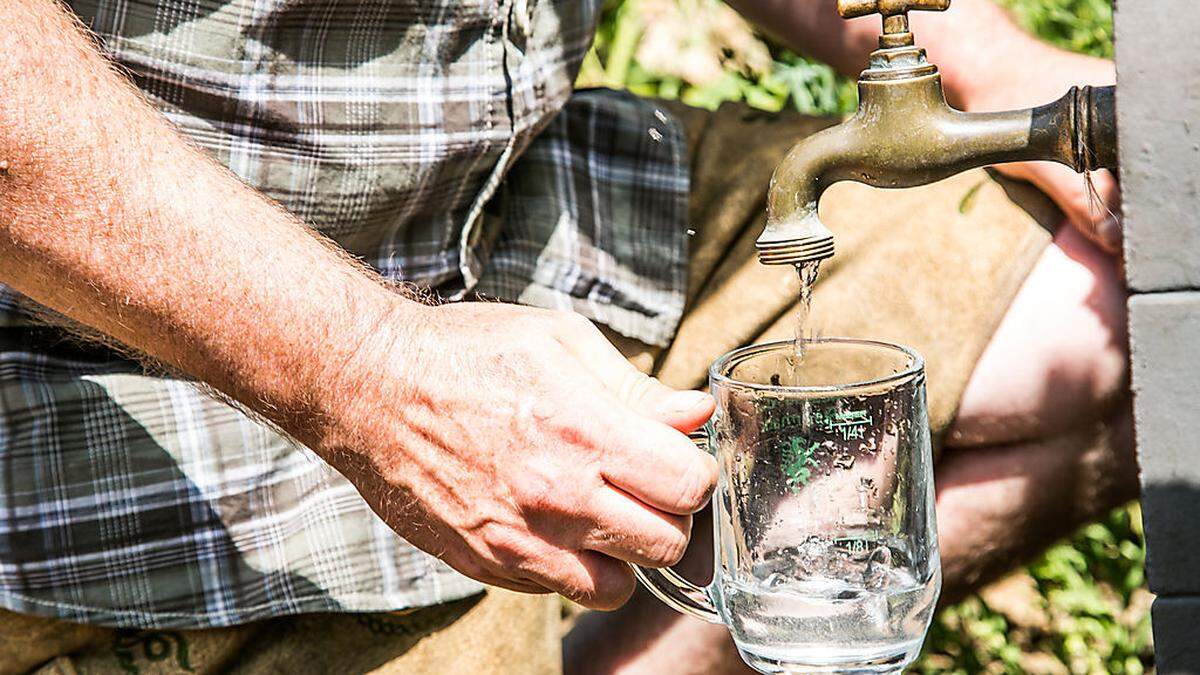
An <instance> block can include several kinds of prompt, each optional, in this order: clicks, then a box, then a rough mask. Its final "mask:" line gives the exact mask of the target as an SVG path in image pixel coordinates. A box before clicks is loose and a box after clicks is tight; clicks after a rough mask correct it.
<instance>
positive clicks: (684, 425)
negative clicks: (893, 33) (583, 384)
mask: <svg viewBox="0 0 1200 675" xmlns="http://www.w3.org/2000/svg"><path fill="white" fill-rule="evenodd" d="M563 342H564V343H565V346H566V347H567V349H568V350H569V351H570V352H571V353H572V354H574V355H575V356H576V358H578V359H579V360H580V362H582V363H583V365H584V367H585V368H587V369H588V370H589V371H590V372H591V373H592V374H593V375H595V376H596V377H597V378H598V379H599V380H600V382H601V384H603V385H604V387H605V388H606V389H608V390H609V391H610V392H611V393H612V394H613V395H614V396H615V397H616V398H617V400H619V401H621V402H622V403H624V404H625V405H626V406H628V407H629V408H630V409H631V410H633V411H634V412H637V413H638V414H640V415H643V416H645V417H648V418H650V419H653V420H656V421H659V422H662V423H663V424H666V425H668V426H671V427H673V428H675V429H678V430H679V431H682V432H684V433H687V432H690V431H694V430H695V429H697V428H699V427H700V425H702V424H704V423H705V422H707V421H708V418H710V417H712V414H713V410H714V408H715V407H716V403H715V402H714V401H713V398H712V396H709V395H708V394H706V393H704V392H701V391H691V390H683V391H680V390H676V389H672V388H670V387H668V386H666V385H664V384H663V383H662V382H659V381H658V380H657V379H655V378H653V377H650V376H648V375H646V374H645V373H643V372H641V371H640V370H638V369H637V368H635V367H634V365H633V364H632V363H630V362H629V360H628V359H626V358H625V357H624V356H623V355H622V354H621V352H620V351H619V350H618V349H617V348H616V347H614V346H613V345H612V343H611V342H609V341H608V340H607V339H605V337H604V335H603V334H602V333H601V332H600V331H599V330H597V329H596V327H595V326H592V325H591V324H590V323H587V322H586V320H585V321H584V322H581V323H577V324H576V327H575V329H574V330H572V331H571V333H570V335H569V336H568V339H566V340H564V341H563Z"/></svg>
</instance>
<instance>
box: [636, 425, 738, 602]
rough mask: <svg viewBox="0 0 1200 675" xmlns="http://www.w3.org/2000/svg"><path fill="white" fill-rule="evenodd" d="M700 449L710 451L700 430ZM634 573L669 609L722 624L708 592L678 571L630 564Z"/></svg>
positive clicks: (694, 438)
mask: <svg viewBox="0 0 1200 675" xmlns="http://www.w3.org/2000/svg"><path fill="white" fill-rule="evenodd" d="M689 437H690V438H691V439H692V441H693V442H695V444H696V446H697V447H698V448H700V449H701V450H704V451H705V452H708V433H707V432H704V431H697V432H694V433H692V434H690V435H689ZM630 567H632V568H633V573H634V575H635V576H636V577H637V579H638V581H639V582H641V584H642V586H645V587H646V590H648V591H650V593H651V594H652V595H654V597H656V598H658V599H659V600H661V601H662V602H663V604H665V605H666V606H667V607H670V608H671V609H673V610H675V611H677V612H679V613H681V614H686V615H688V616H694V617H696V618H697V619H702V620H704V621H707V622H709V623H722V621H721V617H720V615H718V614H717V608H716V606H714V605H713V602H712V599H711V598H709V596H708V592H707V591H705V590H704V589H703V588H700V587H699V586H697V585H696V584H693V583H692V582H690V581H688V580H687V579H684V578H683V577H681V576H679V574H677V573H676V572H675V570H673V569H671V568H669V567H666V568H663V569H649V568H645V567H640V566H638V565H630Z"/></svg>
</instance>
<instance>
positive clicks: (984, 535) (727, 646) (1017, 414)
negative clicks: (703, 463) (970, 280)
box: [564, 228, 1137, 675]
mask: <svg viewBox="0 0 1200 675" xmlns="http://www.w3.org/2000/svg"><path fill="white" fill-rule="evenodd" d="M1114 268H1115V266H1114V264H1113V263H1112V261H1111V260H1109V259H1107V258H1105V257H1104V256H1103V255H1102V254H1100V253H1098V252H1097V251H1096V250H1095V249H1093V248H1092V247H1091V246H1090V244H1087V243H1086V242H1084V241H1083V239H1082V237H1081V236H1080V235H1078V234H1076V233H1075V232H1074V231H1073V230H1071V229H1070V228H1064V230H1063V232H1062V233H1061V234H1060V236H1059V238H1058V239H1057V240H1056V242H1055V246H1052V247H1050V248H1049V249H1047V252H1046V254H1045V255H1044V256H1043V257H1042V259H1041V260H1040V261H1039V263H1038V265H1037V268H1036V269H1035V271H1034V273H1033V274H1031V275H1030V277H1029V279H1028V280H1027V281H1026V283H1025V285H1024V286H1023V287H1022V289H1021V292H1020V293H1019V294H1018V296H1017V298H1016V299H1015V301H1014V303H1013V306H1012V308H1011V309H1010V310H1009V312H1008V314H1007V315H1006V317H1005V319H1004V322H1003V324H1002V325H1001V327H1000V328H999V330H998V331H997V332H996V335H995V336H994V337H993V339H992V341H991V343H990V345H989V347H988V349H987V351H986V352H985V354H984V355H983V358H982V359H981V360H980V363H979V366H978V367H977V368H976V371H975V373H974V374H973V376H972V378H971V382H970V384H969V385H968V387H967V391H966V393H965V395H964V397H963V402H962V407H961V409H960V411H959V415H958V417H957V420H956V422H955V425H954V428H953V429H952V431H951V435H950V439H949V446H950V447H948V448H947V450H946V455H945V457H944V458H943V459H942V461H941V463H940V465H939V466H938V471H937V483H938V530H939V534H940V537H941V545H942V559H943V570H944V573H945V594H944V599H945V600H948V601H953V600H955V599H958V598H961V597H962V596H963V595H965V594H966V593H967V592H969V591H970V590H971V589H974V588H977V587H978V585H979V584H981V583H985V582H987V581H989V580H991V579H993V578H995V577H996V576H998V575H1000V574H1002V573H1003V572H1005V571H1006V570H1008V569H1011V568H1012V567H1014V566H1016V565H1018V564H1020V563H1021V562H1023V561H1025V560H1027V559H1028V558H1030V557H1032V556H1033V555H1036V554H1037V552H1039V551H1041V550H1042V549H1044V548H1045V547H1046V546H1047V545H1049V544H1050V543H1052V542H1053V541H1055V540H1057V539H1059V538H1061V537H1063V536H1065V535H1067V534H1068V533H1070V532H1071V531H1072V530H1073V529H1074V528H1076V527H1077V526H1079V525H1080V524H1081V523H1084V522H1087V521H1089V520H1092V519H1095V518H1097V517H1100V516H1101V515H1103V514H1104V513H1106V512H1107V511H1109V510H1111V509H1112V508H1114V507H1115V506H1117V505H1119V504H1121V503H1123V502H1125V501H1128V500H1129V499H1132V498H1133V497H1135V496H1136V494H1137V469H1136V463H1135V461H1134V455H1133V440H1132V425H1131V420H1130V414H1129V407H1128V396H1127V394H1128V383H1127V382H1128V380H1127V378H1128V373H1127V363H1128V356H1127V351H1126V347H1125V345H1126V339H1125V332H1124V331H1125V328H1124V327H1125V296H1124V291H1123V290H1122V284H1121V283H1120V280H1119V279H1118V278H1117V275H1116V272H1115V269H1114ZM707 528H708V526H707V523H706V522H705V521H702V520H700V519H698V520H697V522H696V526H695V528H694V532H695V536H696V538H697V540H698V541H697V545H696V546H694V547H693V550H695V551H700V552H705V551H708V550H710V548H709V546H706V545H704V541H703V540H704V539H706V538H707V533H708V529H707ZM702 557H703V554H700V555H696V556H694V557H692V558H691V559H690V560H689V561H688V567H690V568H692V569H691V570H688V569H685V570H684V571H685V573H687V572H689V571H691V572H693V574H692V575H690V576H692V577H693V578H695V579H697V580H699V579H702V578H704V574H703V573H702V572H700V573H696V572H699V569H702V568H703V567H704V566H706V561H703V560H700V558H702ZM709 564H710V563H709ZM564 660H565V670H566V673H567V674H568V675H577V674H581V673H614V672H620V673H654V674H655V675H658V674H671V675H675V674H681V675H682V674H689V673H696V674H699V673H745V672H748V669H747V668H746V667H745V666H744V665H742V663H741V660H740V659H739V658H738V656H737V654H736V652H735V651H734V649H733V645H732V643H731V642H730V640H729V637H728V633H727V631H726V630H725V629H724V628H723V627H721V626H712V625H708V624H704V623H702V622H699V621H696V620H694V619H688V618H685V617H682V616H679V615H677V614H675V613H673V612H672V611H671V610H669V609H666V608H665V607H663V606H661V605H659V604H658V603H657V601H655V600H654V599H653V598H650V597H649V596H648V595H646V594H644V593H639V594H638V595H636V596H635V597H634V599H633V600H632V601H631V602H630V603H629V604H628V605H626V606H625V607H624V608H622V609H621V610H618V611H616V612H611V613H603V614H601V613H593V614H590V615H587V616H585V617H583V618H582V619H581V620H580V622H579V624H578V625H577V627H576V628H575V629H574V630H573V631H572V632H571V633H570V634H569V635H568V636H567V638H566V641H565V642H564Z"/></svg>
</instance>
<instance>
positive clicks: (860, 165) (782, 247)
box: [757, 0, 1117, 265]
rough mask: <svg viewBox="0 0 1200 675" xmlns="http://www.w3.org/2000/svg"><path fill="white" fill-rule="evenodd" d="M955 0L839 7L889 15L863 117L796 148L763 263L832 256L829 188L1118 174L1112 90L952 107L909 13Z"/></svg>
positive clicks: (774, 202)
mask: <svg viewBox="0 0 1200 675" xmlns="http://www.w3.org/2000/svg"><path fill="white" fill-rule="evenodd" d="M949 7H950V0H838V13H839V14H841V15H842V18H845V19H851V18H854V17H859V16H866V15H869V14H875V13H878V14H882V15H883V35H882V36H881V37H880V38H879V49H878V50H877V51H875V52H873V53H872V54H871V60H870V65H869V67H868V68H867V70H865V71H863V73H862V75H861V76H859V80H858V93H859V104H858V112H857V113H855V114H854V116H853V117H851V118H849V119H848V120H846V121H845V122H843V123H842V124H840V125H838V126H835V127H831V128H829V129H826V130H824V131H822V132H819V133H817V134H814V135H813V136H810V137H808V138H807V139H805V140H803V141H801V142H800V143H798V144H797V145H796V146H795V147H794V148H792V149H791V151H790V152H789V153H788V155H787V157H785V158H784V160H783V161H782V162H781V163H780V164H779V167H778V168H776V169H775V175H774V176H773V177H772V179H771V190H770V194H769V196H768V203H767V227H766V229H765V230H764V231H763V234H762V236H761V237H759V239H758V244H757V246H758V254H759V260H760V261H761V262H762V263H763V264H767V265H800V264H802V263H805V262H811V261H817V260H822V259H824V258H828V257H830V256H832V255H833V252H834V245H833V233H831V232H830V231H829V230H828V229H827V228H826V227H825V226H824V225H823V224H822V223H821V220H820V218H818V216H817V204H818V202H819V201H820V199H821V195H822V194H823V193H824V192H825V190H826V189H827V188H828V187H829V186H830V185H832V184H834V183H837V182H840V181H846V180H851V181H857V182H859V183H866V184H867V185H872V186H875V187H882V188H905V187H915V186H917V185H925V184H927V183H932V182H935V181H938V180H941V179H943V178H948V177H950V176H952V175H954V174H957V173H960V172H962V171H966V170H968V169H973V168H976V167H980V166H986V165H989V164H1002V163H1005V162H1023V161H1030V160H1047V161H1055V162H1060V163H1062V164H1066V165H1067V166H1069V167H1071V168H1073V169H1075V170H1076V171H1079V172H1083V171H1091V170H1095V169H1098V168H1101V167H1103V168H1110V169H1115V168H1116V164H1117V134H1116V105H1115V88H1114V87H1095V88H1093V87H1083V88H1082V89H1080V88H1077V87H1073V88H1072V89H1071V90H1070V91H1069V92H1067V94H1066V95H1065V96H1063V97H1062V98H1061V99H1059V100H1057V101H1055V102H1054V103H1050V104H1048V105H1044V106H1041V107H1039V108H1033V109H1030V110H1014V111H1010V112H999V113H964V112H961V111H958V110H955V109H953V108H951V107H950V105H949V104H948V103H947V102H946V96H945V92H944V91H943V89H942V80H941V75H939V74H938V69H937V66H935V65H933V64H931V63H929V62H928V61H927V60H926V58H925V50H924V49H921V48H920V47H917V46H916V45H915V42H914V40H913V34H912V33H911V32H910V31H909V26H908V11H910V10H936V11H943V10H946V9H948V8H949Z"/></svg>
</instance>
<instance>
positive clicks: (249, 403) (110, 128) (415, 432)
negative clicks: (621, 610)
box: [0, 0, 716, 607]
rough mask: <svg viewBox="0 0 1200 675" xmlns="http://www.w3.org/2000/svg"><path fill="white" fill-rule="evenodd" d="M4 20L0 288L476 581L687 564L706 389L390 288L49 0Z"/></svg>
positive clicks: (540, 328)
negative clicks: (92, 339)
mask: <svg viewBox="0 0 1200 675" xmlns="http://www.w3.org/2000/svg"><path fill="white" fill-rule="evenodd" d="M0 25H3V26H19V27H20V29H19V30H8V31H0V82H2V83H3V88H4V95H3V96H0V162H3V163H4V169H3V170H0V282H2V283H6V284H9V285H10V286H12V287H13V288H15V289H17V290H18V291H20V292H22V293H24V294H26V295H27V296H29V297H31V298H33V299H34V300H36V301H38V302H40V303H42V304H43V305H46V306H48V307H50V308H52V309H54V310H56V311H58V312H61V313H62V314H64V315H66V316H69V317H71V318H73V319H75V320H76V321H78V322H80V323H82V324H85V325H87V326H91V327H93V328H95V329H96V330H98V331H100V332H102V333H104V334H106V335H108V336H111V337H113V338H115V339H116V340H118V341H120V342H121V343H123V344H125V345H128V346H131V347H133V348H136V349H138V350H139V351H141V352H143V353H145V354H147V355H149V356H150V357H153V358H155V359H157V360H158V361H160V362H162V363H164V364H166V365H168V366H170V367H172V368H174V369H175V370H177V371H179V372H183V373H187V374H189V375H191V376H193V377H195V378H196V379H198V380H201V381H203V382H206V383H208V384H209V385H211V386H212V387H214V388H216V389H218V390H220V391H221V392H223V393H225V394H226V395H228V396H229V397H230V398H233V399H235V400H237V401H239V402H241V403H242V404H244V405H245V406H246V407H248V408H250V409H252V410H254V411H256V412H257V413H259V414H261V415H262V416H264V417H266V418H267V419H269V420H271V421H272V422H274V423H275V424H277V425H278V426H279V427H280V428H282V429H284V430H285V431H287V432H288V433H290V434H292V435H293V436H294V437H296V438H297V439H299V440H300V441H303V442H305V443H307V444H309V445H310V446H311V447H313V448H314V449H316V450H317V451H318V452H320V453H322V454H323V456H325V457H326V458H327V459H329V460H330V461H331V462H333V463H334V464H335V465H336V466H337V467H339V468H340V469H341V470H342V471H344V472H345V473H346V475H347V476H348V477H349V478H350V480H351V481H352V482H354V483H355V485H357V486H358V487H359V489H360V490H361V491H362V493H363V494H364V495H365V496H366V497H367V499H368V500H370V502H371V504H372V506H373V507H374V508H375V510H376V511H377V512H378V513H380V514H381V515H383V517H384V518H385V519H386V520H387V522H388V523H389V524H390V525H391V526H392V527H394V528H395V529H397V530H398V531H400V532H401V533H403V534H404V535H405V536H407V537H408V538H409V539H410V540H411V541H412V542H413V543H414V544H416V545H417V546H419V547H421V548H423V549H424V550H426V551H429V552H431V553H434V554H436V555H440V556H441V557H442V558H444V559H445V560H446V561H448V562H449V563H450V564H451V565H453V566H455V567H456V568H458V569H459V570H461V571H463V572H465V573H467V574H468V575H470V576H473V577H475V578H477V579H480V580H483V581H486V582H491V583H496V584H500V585H504V586H508V587H510V588H518V589H521V590H526V591H544V590H547V589H549V590H558V591H562V592H564V593H565V594H567V595H568V596H570V597H573V598H575V599H577V600H579V601H580V602H583V603H584V604H587V605H590V606H594V607H614V606H616V605H617V604H620V603H621V602H622V601H623V600H624V598H625V597H626V596H627V595H628V594H629V593H630V591H631V588H632V579H631V576H630V572H629V569H628V567H627V566H625V565H624V564H623V563H621V562H618V560H628V561H633V562H639V563H645V564H648V565H663V564H667V563H671V562H673V561H674V560H675V559H676V558H678V557H679V556H680V555H681V554H682V552H683V549H684V546H685V544H686V541H687V533H688V527H689V522H688V514H690V513H692V512H693V511H695V510H696V509H698V508H700V506H701V505H702V504H703V503H704V501H705V500H706V499H707V497H708V494H709V491H710V490H711V489H712V486H713V482H714V480H715V473H716V467H715V462H714V461H713V459H712V458H711V457H709V456H707V455H706V454H704V453H702V452H700V451H699V450H697V449H696V448H695V446H694V445H692V443H691V442H690V441H689V440H688V439H687V436H686V435H684V433H682V431H685V430H689V429H692V428H694V427H695V426H697V425H699V424H701V423H702V422H703V421H704V420H705V419H707V417H708V416H709V415H710V414H711V412H712V402H711V400H710V399H709V398H708V397H707V396H706V395H704V394H699V393H674V392H671V391H670V390H667V389H666V388H665V387H662V386H661V385H658V384H657V383H654V382H653V381H650V380H648V379H647V378H644V377H643V376H641V374H640V373H637V371H635V370H634V369H633V367H632V366H630V365H629V364H628V363H626V362H625V360H624V359H622V358H621V356H620V354H618V353H617V352H616V350H615V349H614V348H613V347H612V346H610V345H609V344H608V343H607V342H606V341H605V340H604V339H603V338H602V337H601V336H600V334H599V333H598V332H597V331H596V330H595V329H594V328H593V327H592V326H591V325H590V324H588V323H587V322H586V321H584V320H583V319H580V318H578V317H574V316H571V315H563V314H557V313H551V312H543V311H537V310H529V309H522V308H517V307H512V306H502V305H483V304H475V305H463V306H446V307H438V308H430V307H427V306H425V305H422V304H420V303H418V302H414V301H412V300H409V299H407V298H405V297H403V296H402V295H400V294H398V293H396V292H394V290H393V289H390V288H388V287H387V286H386V285H385V284H384V283H382V280H381V279H379V277H378V275H376V274H374V273H373V272H371V271H369V270H366V269H364V268H363V267H362V266H361V265H358V264H356V263H355V262H354V261H352V260H349V259H348V256H346V255H345V253H344V252H341V251H339V250H337V249H336V248H335V247H333V246H332V245H330V244H329V243H328V242H326V241H323V240H321V239H320V238H318V237H316V236H314V235H313V234H312V233H311V232H310V231H309V230H307V228H305V226H304V225H303V224H302V223H300V222H298V221H297V220H296V219H295V218H294V217H293V216H291V215H289V214H287V213H284V212H283V211H282V210H281V209H279V208H278V207H277V206H276V205H274V204H272V203H270V202H269V201H267V200H266V199H264V198H263V197H262V196H261V195H259V194H257V193H256V192H254V191H253V190H251V189H249V188H248V187H247V186H245V185H243V184H242V183H241V182H239V181H238V180H237V179H236V178H235V177H234V176H233V175H232V174H230V173H229V172H228V171H226V170H225V169H224V168H222V167H219V166H217V165H216V164H215V163H214V162H212V161H211V160H210V159H209V158H207V157H205V156H203V155H201V154H200V153H199V152H198V151H197V150H196V149H195V148H194V147H193V146H191V144H189V143H187V142H185V141H184V140H183V139H182V138H181V137H180V136H179V134H178V133H177V132H176V131H175V130H174V129H173V128H171V127H170V126H169V125H168V124H167V123H166V121H165V120H164V119H163V118H162V116H161V115H159V114H157V113H156V112H155V111H154V110H153V109H152V108H151V107H150V106H148V105H147V104H146V103H145V101H144V100H142V99H141V98H140V97H139V96H138V94H137V93H136V91H134V89H133V88H132V87H131V86H130V84H129V82H127V81H126V80H124V79H123V78H122V77H121V76H120V75H119V74H118V73H117V72H115V70H114V69H113V68H112V67H111V65H110V64H108V63H107V62H105V61H104V60H103V59H102V58H101V56H100V54H99V53H98V52H97V51H96V49H95V47H94V46H93V45H92V43H91V42H90V41H89V40H88V39H87V37H86V35H85V34H84V32H83V30H82V28H81V27H80V26H79V25H78V24H77V22H76V21H75V20H74V19H73V18H72V17H71V16H70V15H69V14H67V13H66V11H65V10H64V8H63V7H62V6H61V5H60V4H59V3H58V2H56V0H19V1H17V2H11V1H6V2H0ZM672 427H674V428H672Z"/></svg>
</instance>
